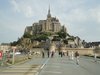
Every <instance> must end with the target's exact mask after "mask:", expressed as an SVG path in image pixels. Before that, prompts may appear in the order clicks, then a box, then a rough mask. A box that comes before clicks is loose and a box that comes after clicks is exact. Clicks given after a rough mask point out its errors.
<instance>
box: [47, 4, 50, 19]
mask: <svg viewBox="0 0 100 75" xmlns="http://www.w3.org/2000/svg"><path fill="white" fill-rule="evenodd" d="M50 17H51V13H50V5H49V9H48V15H47V18H50Z"/></svg>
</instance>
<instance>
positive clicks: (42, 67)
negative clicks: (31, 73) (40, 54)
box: [40, 58, 49, 69]
mask: <svg viewBox="0 0 100 75" xmlns="http://www.w3.org/2000/svg"><path fill="white" fill-rule="evenodd" d="M48 61H49V58H48V59H47V60H46V61H45V62H44V64H43V65H42V66H41V68H40V69H43V67H44V66H45V65H46V64H47V62H48Z"/></svg>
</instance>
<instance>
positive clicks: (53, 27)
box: [24, 7, 67, 35]
mask: <svg viewBox="0 0 100 75" xmlns="http://www.w3.org/2000/svg"><path fill="white" fill-rule="evenodd" d="M61 30H63V31H65V32H66V31H67V29H66V27H65V26H61V23H60V22H59V19H57V18H56V17H52V16H51V13H50V7H49V9H48V14H47V19H46V20H39V22H36V23H33V25H32V26H27V27H26V28H25V32H24V33H29V34H31V35H33V34H40V33H44V32H49V33H51V34H55V33H57V32H59V31H61Z"/></svg>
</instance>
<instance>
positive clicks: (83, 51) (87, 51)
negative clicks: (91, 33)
mask: <svg viewBox="0 0 100 75" xmlns="http://www.w3.org/2000/svg"><path fill="white" fill-rule="evenodd" d="M65 50H66V51H69V52H72V51H73V52H76V51H78V52H79V54H80V55H94V53H93V49H92V48H66V49H65Z"/></svg>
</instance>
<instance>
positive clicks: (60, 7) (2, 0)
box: [0, 0, 100, 43]
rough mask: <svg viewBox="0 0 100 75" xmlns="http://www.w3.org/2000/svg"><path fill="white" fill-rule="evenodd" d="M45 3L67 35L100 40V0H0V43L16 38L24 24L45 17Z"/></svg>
mask: <svg viewBox="0 0 100 75" xmlns="http://www.w3.org/2000/svg"><path fill="white" fill-rule="evenodd" d="M49 4H50V8H51V15H52V16H54V17H55V16H56V17H57V18H58V19H59V20H60V22H61V24H62V25H65V26H66V27H67V30H68V33H69V34H71V35H74V36H79V37H80V38H81V39H82V40H86V41H87V42H91V41H100V0H0V43H2V42H5V43H6V42H12V41H16V40H17V39H18V37H21V36H22V35H23V33H24V29H25V27H26V26H31V25H32V23H34V22H38V21H39V20H42V19H46V16H47V12H48V7H49Z"/></svg>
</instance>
